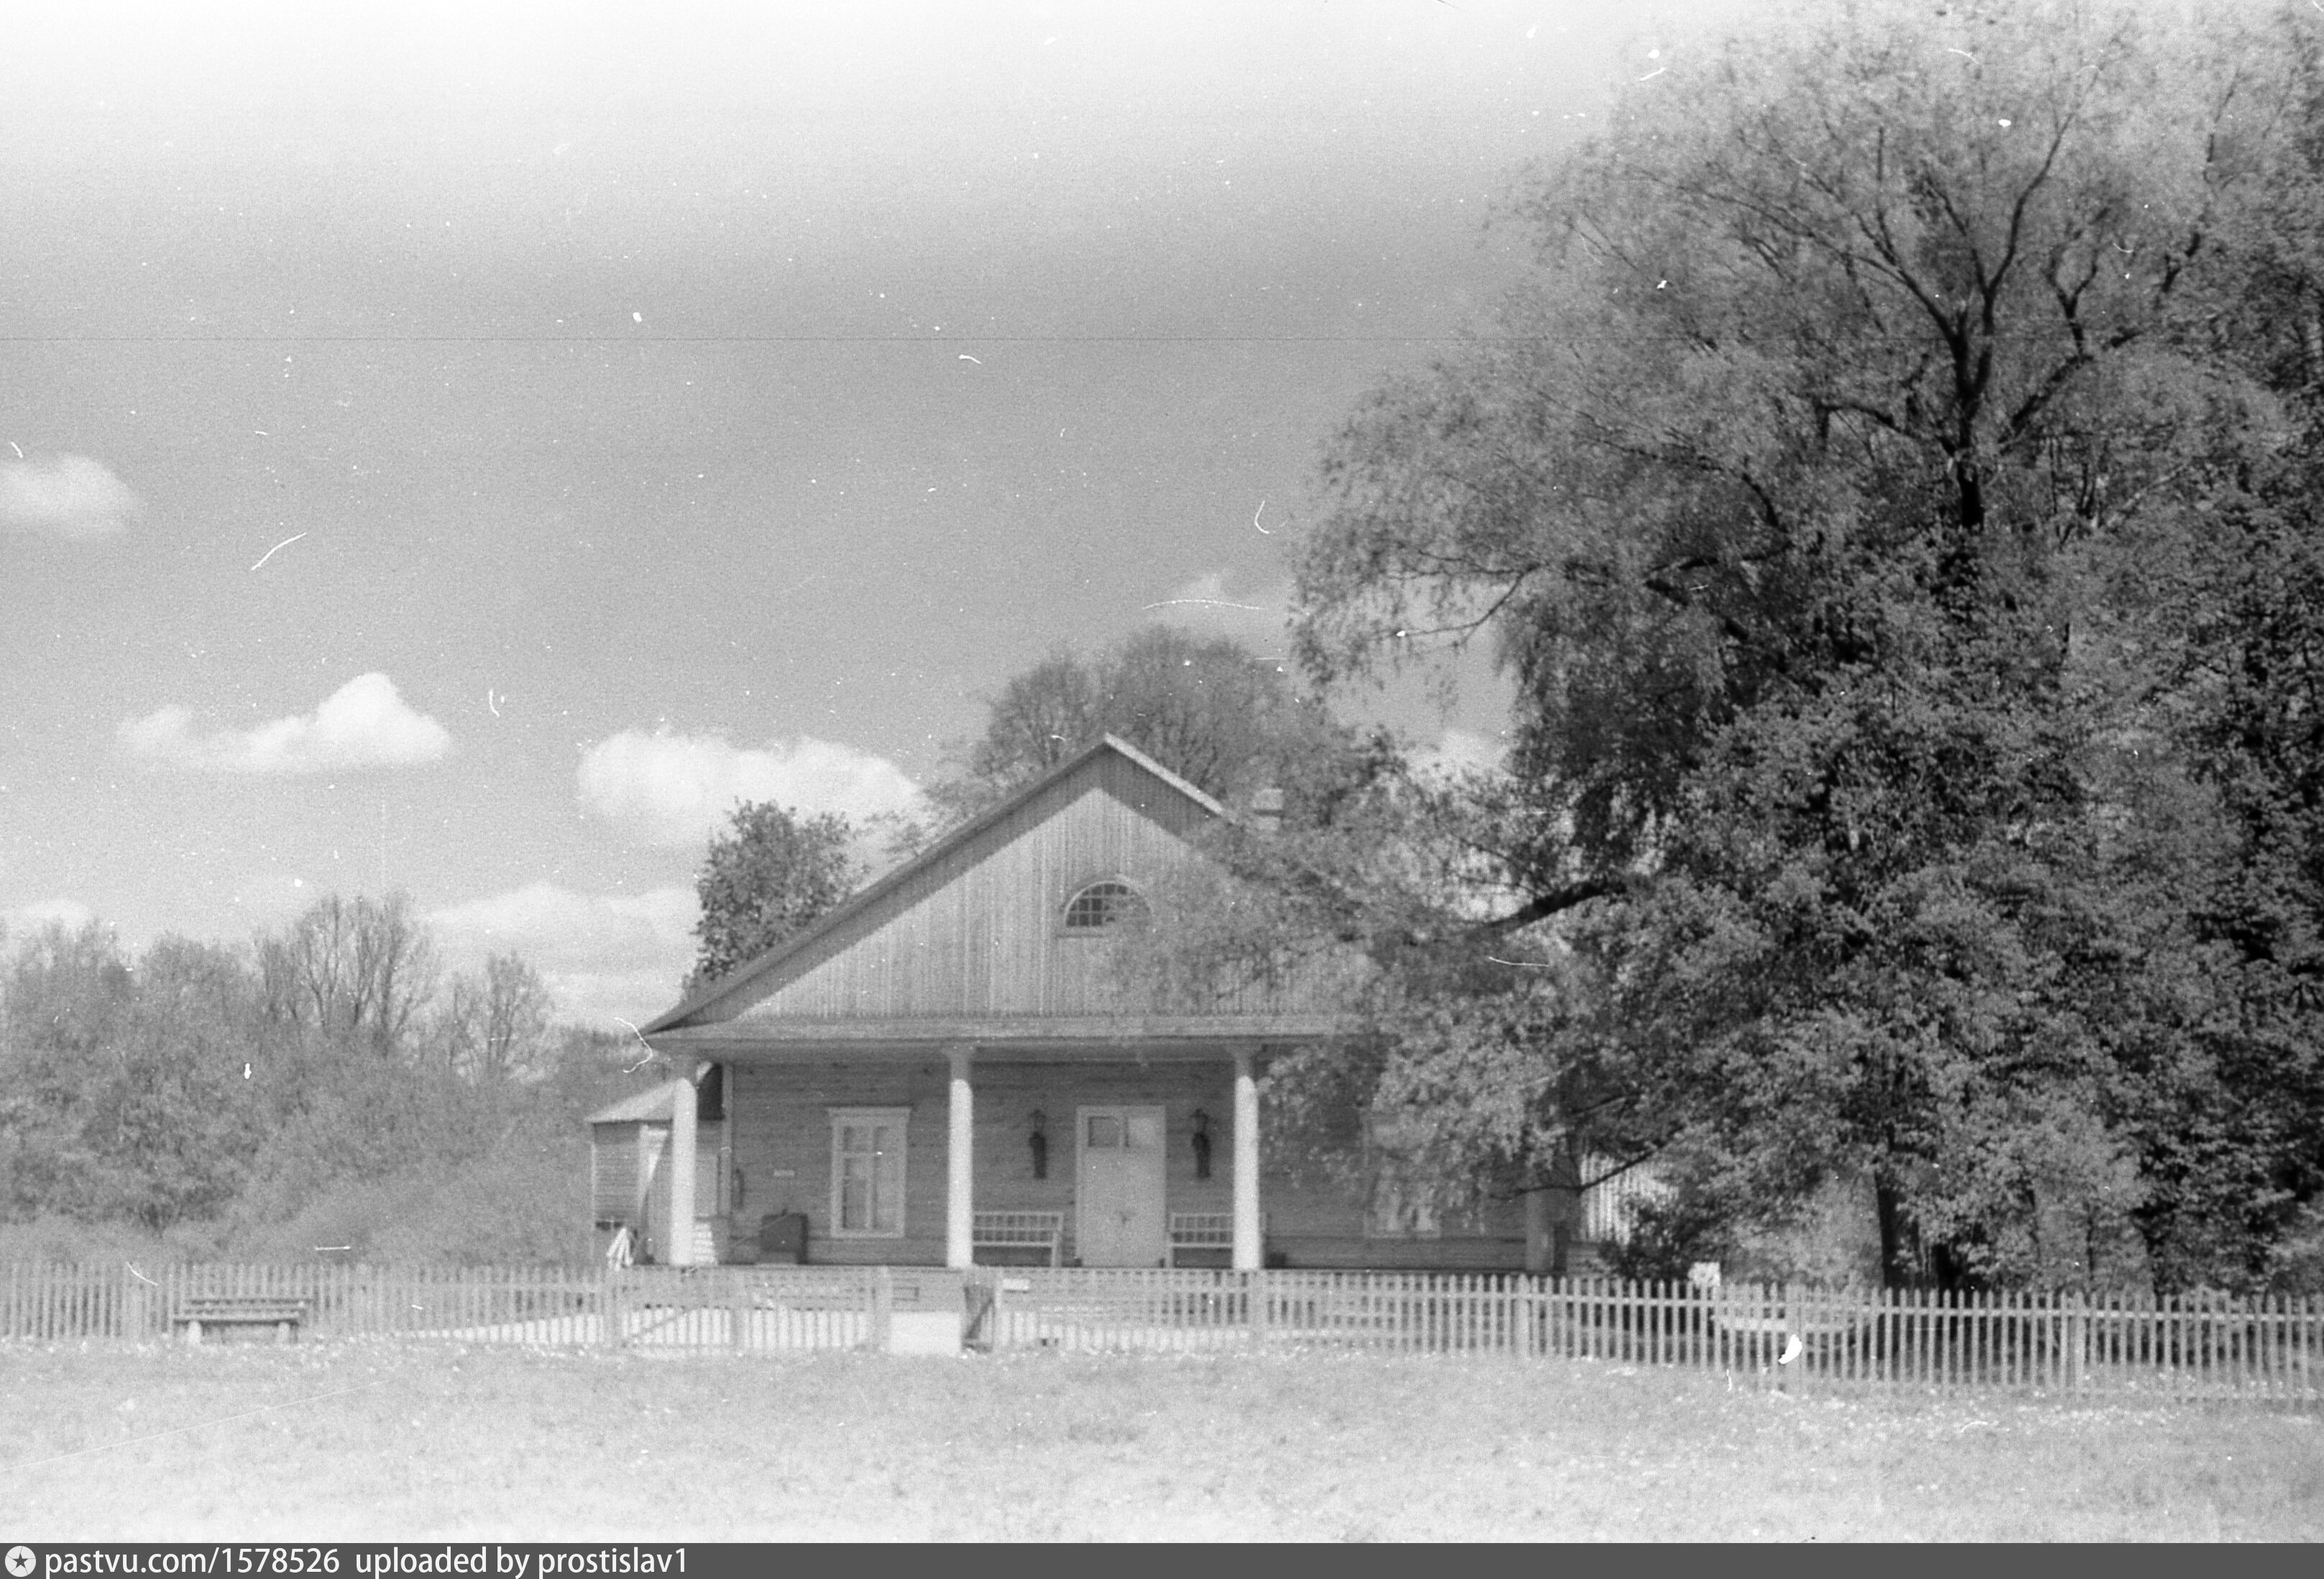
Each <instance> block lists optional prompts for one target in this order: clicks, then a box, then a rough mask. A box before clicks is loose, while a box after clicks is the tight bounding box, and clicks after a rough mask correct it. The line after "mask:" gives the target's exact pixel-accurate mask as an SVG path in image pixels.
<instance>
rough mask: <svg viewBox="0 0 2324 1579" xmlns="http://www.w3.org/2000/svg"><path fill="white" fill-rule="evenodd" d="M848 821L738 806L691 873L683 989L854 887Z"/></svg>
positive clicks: (771, 942)
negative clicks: (689, 944)
mask: <svg viewBox="0 0 2324 1579" xmlns="http://www.w3.org/2000/svg"><path fill="white" fill-rule="evenodd" d="M850 838H851V835H850V832H849V828H848V823H847V819H846V818H845V817H841V816H840V815H838V814H837V813H836V812H825V813H823V814H822V815H820V816H817V817H807V816H803V815H801V814H800V813H798V812H796V811H792V810H788V809H786V808H783V807H780V806H778V805H776V804H774V803H773V802H772V801H746V802H744V803H743V804H742V805H740V806H737V807H736V808H734V812H733V817H730V818H729V819H728V823H727V826H726V827H725V829H724V831H722V832H721V833H719V834H717V835H716V836H714V837H713V838H712V839H711V841H710V848H709V851H708V853H707V854H705V856H704V857H703V861H702V865H701V867H700V869H699V870H698V871H696V873H695V878H694V887H695V892H696V895H698V896H699V898H700V900H701V902H702V918H701V919H700V920H698V921H696V923H695V928H694V932H695V936H696V937H697V938H699V939H700V940H701V946H700V948H699V949H698V950H697V952H696V956H695V962H694V971H693V974H691V975H689V976H688V977H687V986H688V987H696V986H699V985H701V984H703V983H706V982H712V981H715V980H717V979H718V978H719V977H720V976H723V975H724V974H727V973H728V972H729V971H732V970H733V969H734V968H735V967H736V966H737V965H742V964H744V963H745V962H747V961H749V960H751V959H752V958H754V957H756V956H759V955H761V954H763V953H765V952H766V951H767V950H768V949H770V948H772V947H773V946H775V945H777V944H778V943H780V942H781V941H782V940H783V939H784V938H786V937H790V936H791V935H792V934H793V933H795V932H798V930H799V929H800V928H804V927H806V926H807V925H808V924H810V923H811V922H813V921H814V920H815V919H816V918H817V917H819V916H821V915H822V914H823V913H824V912H825V911H826V910H830V909H832V908H833V907H834V906H835V905H837V904H838V903H839V902H840V901H841V900H844V899H845V898H846V897H847V895H848V892H849V891H850V890H851V889H852V888H853V886H854V881H855V871H854V863H853V858H852V856H851V854H850V850H849V845H850Z"/></svg>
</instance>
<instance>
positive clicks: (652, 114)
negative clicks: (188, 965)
mask: <svg viewBox="0 0 2324 1579" xmlns="http://www.w3.org/2000/svg"><path fill="white" fill-rule="evenodd" d="M9 9H10V12H11V15H10V19H9V23H8V46H7V48H6V49H5V51H0V921H5V923H6V924H7V925H8V926H9V928H11V930H12V933H13V934H14V935H15V936H18V937H21V936H22V935H23V932H24V930H25V929H26V928H32V927H37V926H39V925H41V924H42V923H43V922H45V921H49V920H60V921H64V922H67V923H69V924H78V923H80V922H82V921H84V920H86V919H91V918H94V919H98V920H100V921H102V922H104V923H106V924H107V925H110V926H112V927H113V928H115V929H116V930H117V932H118V933H119V935H120V937H122V939H123V941H124V945H125V946H128V947H130V948H131V949H133V950H134V949H137V948H142V947H143V946H144V945H146V944H147V943H149V942H151V941H152V939H153V938H155V937H159V936H161V935H163V934H165V933H171V932H176V933H182V934H186V935H189V936H192V937H203V938H213V939H220V940H233V939H241V938H247V937H250V936H251V935H252V934H254V932H256V931H258V930H260V929H262V928H271V927H275V926H279V925H281V924H282V923H283V922H284V921H286V920H288V919H291V917H293V916H295V915H296V914H297V913H298V912H299V911H300V910H302V909H303V908H304V907H305V906H306V905H307V904H309V903H310V902H311V901H312V900H314V899H316V898H317V897H318V896H320V895H322V894H326V893H330V892H338V893H343V894H347V895H354V894H358V893H374V894H376V893H383V892H385V891H390V890H395V889H401V890H403V891H408V892H409V893H410V896H411V898H412V901H413V903H414V904H415V906H416V907H417V908H418V909H419V910H420V912H421V913H422V914H423V915H424V916H425V917H426V918H427V919H429V922H430V924H431V927H432V928H433V930H434V932H435V935H436V937H437V939H438V944H439V946H440V947H441V949H442V951H443V953H444V956H445V959H446V963H447V966H449V967H451V968H473V967H474V966H475V965H476V964H477V963H478V962H480V960H481V958H482V957H483V956H484V953H485V952H487V951H489V950H492V949H495V948H515V949H516V950H518V951H519V952H520V953H521V954H523V955H524V956H525V957H527V958H528V959H530V961H531V962H532V963H533V964H534V965H536V966H537V967H538V968H539V969H540V970H541V972H542V973H543V974H544V975H545V976H546V978H547V979H548V982H549V985H550V986H551V988H552V989H553V990H554V991H555V992H556V993H557V995H558V1001H559V1002H560V1005H561V1006H562V1008H563V1010H564V1011H565V1012H566V1013H567V1014H568V1015H569V1016H571V1017H573V1018H576V1019H580V1020H586V1021H589V1022H592V1023H597V1024H604V1025H612V1024H614V1023H615V1022H616V1021H617V1020H630V1021H642V1020H645V1019H647V1018H649V1017H650V1016H651V1015H652V1014H654V1013H656V1012H658V1011H660V1010H662V1009H664V1008H667V1007H668V1006H669V1004H670V1003H671V1002H674V1001H675V998H676V995H677V986H678V980H679V978H680V977H681V976H682V975H683V974H684V973H685V971H686V969H687V965H688V964H689V962H690V960H691V957H692V954H693V939H692V937H691V928H692V927H693V924H694V921H695V919H696V910H695V904H694V897H693V874H694V872H695V869H696V865H697V863H699V861H700V859H701V855H702V852H703V849H704V845H705V840H706V839H707V837H708V836H709V834H710V832H711V831H712V830H713V829H714V828H715V826H717V825H718V824H719V822H720V820H721V819H722V817H724V814H725V812H726V811H727V810H728V809H730V808H731V807H732V806H733V803H734V802H735V800H737V799H745V798H747V799H775V800H779V801H780V802H782V803H784V804H786V805H789V806H794V807H797V808H800V809H802V810H806V811H810V812H813V811H824V810H834V811H841V812H845V813H849V814H851V815H853V816H857V817H862V816H864V815H868V814H872V813H878V812H882V811H890V810H909V809H910V808H911V807H912V805H913V804H914V800H915V797H916V796H917V795H918V788H919V786H921V785H924V784H926V783H927V782H928V781H929V780H930V779H931V778H932V777H933V776H934V775H935V774H936V773H937V772H938V771H940V770H941V768H942V766H943V764H944V762H945V753H946V751H947V749H948V748H950V747H953V746H954V745H956V744H957V743H960V742H963V741H964V740H966V739H967V738H969V737H971V736H973V734H975V733H976V732H977V731H978V730H979V728H980V727H981V725H982V718H983V705H984V700H985V698H987V697H990V696H991V695H992V694H994V693H995V692H997V691H998V690H999V688H1001V686H1002V685H1003V684H1004V683H1005V682H1006V681H1007V679H1009V678H1010V676H1011V675H1012V674H1014V673H1016V672H1019V670H1021V669H1025V668H1026V667H1028V665H1030V664H1031V663H1033V662H1035V661H1037V660H1039V659H1040V658H1041V657H1043V656H1044V655H1046V654H1047V653H1048V652H1049V651H1053V650H1054V649H1056V648H1057V647H1058V646H1060V645H1071V646H1073V647H1074V648H1076V649H1078V650H1080V651H1084V652H1089V651H1095V650H1097V649H1099V648H1102V646H1104V645H1106V644H1107V643H1109V642H1112V641H1115V640H1117V639H1119V638H1120V636H1122V635H1124V634H1126V633H1129V632H1130V631H1131V630H1134V629H1136V628H1137V627H1138V626H1139V624H1141V623H1146V622H1148V621H1152V620H1156V619H1165V620H1171V621H1174V622H1176V623H1180V624H1183V625H1185V626H1187V627H1188V628H1190V629H1194V630H1196V631H1199V632H1203V633H1225V634H1231V635H1234V636H1236V637H1239V638H1240V639H1242V640H1244V641H1246V642H1249V643H1250V644H1251V645H1252V647H1253V648H1254V649H1255V650H1256V651H1260V652H1262V653H1280V652H1283V651H1285V650H1286V649H1285V646H1284V640H1285V638H1284V620H1285V612H1286V599H1287V597H1288V594H1289V585H1290V565H1291V556H1292V555H1293V554H1294V553H1296V547H1297V543H1298V540H1299V532H1300V530H1301V526H1302V523H1303V522H1305V521H1309V520H1312V519H1314V512H1315V505H1316V500H1317V494H1316V488H1315V474H1316V466H1317V462H1318V460H1319V458H1320V457H1321V455H1322V453H1323V448H1324V446H1325V445H1326V443H1327V442H1328V441H1329V439H1331V437H1332V435H1333V432H1334V430H1335V429H1336V428H1337V427H1338V426H1339V424H1340V423H1341V422H1342V420H1344V419H1345V418H1346V417H1347V415H1348V414H1349V413H1350V412H1351V411H1352V410H1353V409H1354V408H1355V407H1356V405H1357V403H1358V402H1360V401H1361V400H1362V398H1363V397H1364V395H1365V394H1366V392H1368V391H1370V390H1372V389H1375V388H1377V387H1378V386H1379V385H1380V384H1381V383H1383V382H1384V381H1385V380H1387V379H1388V378H1390V377H1392V376H1394V375H1396V374H1399V373H1403V372H1410V371H1413V370H1416V369H1419V368H1423V367H1425V365H1427V363H1428V362H1429V361H1430V360H1431V359H1432V358H1433V357H1437V356H1445V355H1448V354H1450V353H1451V352H1452V351H1453V350H1454V348H1455V339H1454V337H1457V336H1458V335H1459V334H1460V333H1461V331H1462V329H1463V328H1464V327H1473V326H1476V325H1478V324H1479V323H1480V320H1481V319H1482V318H1483V317H1484V315H1486V314H1487V313H1489V310H1490V309H1491V307H1492V304H1493V303H1494V301H1495V300H1497V299H1498V298H1499V296H1500V295H1501V294H1502V293H1503V292H1504V291H1508V289H1509V288H1511V287H1512V286H1513V285H1514V284H1515V283H1516V282H1517V281H1518V280H1519V279H1520V278H1521V276H1522V274H1523V272H1524V271H1525V269H1526V266H1527V263H1528V254H1527V248H1526V241H1525V238H1524V236H1523V235H1522V234H1521V233H1519V232H1518V231H1517V229H1516V227H1514V226H1508V225H1502V226H1491V227H1489V226H1487V224H1486V220H1487V217H1488V215H1489V212H1490V211H1491V210H1492V208H1493V205H1494V204H1495V202H1496V200H1497V199H1502V198H1504V197H1506V196H1507V195H1508V193H1509V192H1510V191H1511V189H1512V183H1513V182H1514V181H1515V180H1517V177H1518V175H1519V173H1520V171H1521V170H1522V167H1523V166H1524V164H1525V163H1526V161H1528V160H1530V159H1534V158H1536V157H1541V156H1545V155H1550V154H1553V153H1554V152H1556V151H1557V150H1558V149H1559V148H1562V147H1564V146H1568V145H1570V143H1572V140H1573V139H1574V138H1575V137H1576V136H1577V135H1579V134H1581V133H1582V132H1583V131H1585V130H1586V129H1587V128H1588V127H1589V126H1590V125H1591V118H1592V117H1593V116H1594V115H1600V114H1602V112H1603V108H1604V106H1605V104H1606V101H1607V97H1608V95H1609V93H1610V91H1611V90H1612V88H1613V87H1614V85H1616V84H1618V83H1619V82H1621V81H1623V80H1625V79H1631V78H1642V77H1646V76H1647V75H1648V74H1649V73H1651V72H1653V71H1654V70H1655V69H1657V68H1656V64H1655V62H1656V61H1657V60H1662V59H1663V58H1664V57H1663V55H1662V53H1661V51H1662V50H1663V49H1664V48H1665V46H1666V45H1667V44H1668V42H1669V41H1668V40H1667V39H1666V38H1665V36H1664V35H1663V33H1661V32H1657V31H1655V27H1653V26H1650V25H1648V24H1647V23H1646V21H1644V20H1643V19H1644V18H1645V17H1646V16H1647V15H1648V13H1646V11H1644V10H1642V8H1641V7H1639V6H1637V5H1624V4H1618V3H1608V4H1599V3H1596V0H1535V3H1533V4H1492V3H1488V0H1460V3H1459V4H1458V5H1455V4H1452V3H1450V0H1376V3H1372V4H1349V3H1347V0H1329V3H1325V0H1282V3H1279V4H1265V3H1259V0H1240V3H1236V4H1230V5H1203V4H1194V3H1190V0H1170V3H1167V4H1161V5H1135V4H1130V3H1127V0H1103V3H1102V4H1100V3H1092V4H1085V5H1071V4H1050V5H1029V4H1009V3H993V4H979V5H926V4H921V5H878V4H865V3H858V0H850V3H849V4H845V5H830V4H816V5H781V4H760V5H737V6H730V7H711V6H700V5H667V4H657V5H650V6H637V7H626V8H624V7H613V6H608V5H599V4H591V3H589V0H579V3H576V4H567V5H557V6H540V5H492V4H488V3H472V4H465V5H448V6H431V5H415V4H410V3H405V4H398V5H391V6H374V7H363V6H346V7H340V6H332V7H322V6H312V5H295V6H282V5H268V6H244V7H232V6H226V5H177V6H171V7H161V6H156V5H145V6H112V7H107V6H103V5H73V6H58V5H47V6H23V7H10V8H9ZM1665 25H1666V24H1665ZM1444 661H1445V664H1446V665H1447V666H1448V668H1449V670H1450V673H1451V676H1452V680H1453V682H1454V686H1453V689H1452V694H1451V695H1450V696H1449V697H1447V696H1445V695H1443V694H1442V692H1443V688H1439V687H1432V686H1425V685H1421V684H1418V683H1416V682H1411V681H1407V682H1406V683H1404V684H1401V685H1399V686H1397V687H1396V688H1392V689H1391V690H1389V691H1387V692H1384V693H1383V692H1373V691H1369V690H1359V691H1355V692H1351V693H1348V694H1345V695H1340V696H1335V697H1333V701H1334V705H1335V706H1339V707H1340V708H1341V710H1342V712H1344V713H1345V714H1347V715H1348V716H1351V717H1363V718H1378V719H1381V720H1385V721H1387V722H1388V723H1391V724H1392V725H1395V726H1396V727H1397V728H1398V729H1399V730H1401V731H1402V732H1403V733H1404V734H1406V736H1407V737H1408V738H1409V739H1410V740H1411V742H1412V743H1413V746H1414V748H1415V750H1416V751H1418V752H1422V753H1442V754H1443V755H1446V756H1449V757H1451V758H1452V759H1455V760H1462V761H1472V760H1484V759H1489V757H1490V756H1491V754H1492V753H1493V752H1494V750H1495V741H1496V739H1497V737H1498V734H1499V731H1500V730H1501V729H1502V727H1503V726H1504V725H1505V724H1506V721H1507V692H1506V689H1505V688H1504V687H1503V686H1502V685H1501V683H1500V682H1499V681H1498V680H1497V679H1496V678H1495V677H1494V676H1493V674H1492V672H1491V669H1490V665H1489V660H1487V659H1486V658H1485V657H1484V656H1483V655H1481V654H1479V653H1475V652H1471V653H1470V654H1467V655H1465V656H1455V657H1451V658H1448V659H1447V660H1444Z"/></svg>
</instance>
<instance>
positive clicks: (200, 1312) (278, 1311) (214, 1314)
mask: <svg viewBox="0 0 2324 1579" xmlns="http://www.w3.org/2000/svg"><path fill="white" fill-rule="evenodd" d="M312 1305H313V1301H311V1300H307V1299H298V1298H287V1297H283V1296H281V1295H279V1294H196V1295H191V1296H189V1297H188V1298H187V1300H186V1302H185V1303H184V1304H182V1305H180V1307H178V1308H177V1309H175V1310H173V1311H171V1313H170V1325H171V1326H172V1327H183V1328H185V1330H186V1342H188V1343H189V1344H198V1343H200V1342H201V1341H202V1329H203V1328H204V1327H220V1326H271V1327H272V1328H273V1329H274V1341H275V1342H276V1343H278V1344H287V1343H289V1342H290V1341H291V1336H292V1334H295V1333H296V1332H297V1331H298V1329H299V1325H300V1323H301V1322H303V1321H305V1320H306V1319H307V1314H308V1312H309V1309H310V1308H311V1307H312Z"/></svg>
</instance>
